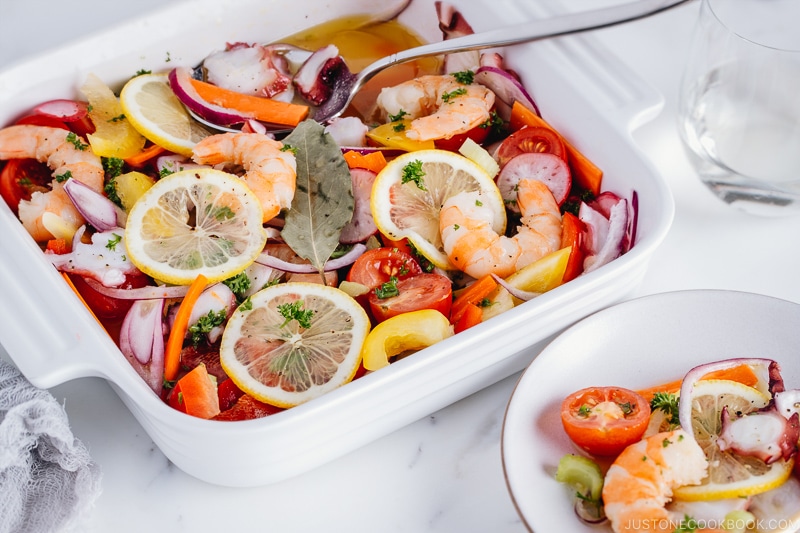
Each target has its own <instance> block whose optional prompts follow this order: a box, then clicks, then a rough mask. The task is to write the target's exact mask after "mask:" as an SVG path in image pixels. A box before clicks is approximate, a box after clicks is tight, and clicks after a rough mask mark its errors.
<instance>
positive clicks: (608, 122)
mask: <svg viewBox="0 0 800 533" xmlns="http://www.w3.org/2000/svg"><path fill="white" fill-rule="evenodd" d="M453 3H454V4H456V5H457V6H459V8H460V9H461V11H462V12H463V13H464V14H465V16H466V18H467V20H468V21H469V22H470V23H471V24H472V25H473V27H474V28H475V30H476V31H481V30H488V29H491V28H495V27H498V26H502V25H503V24H510V23H515V22H519V21H521V20H525V19H531V18H533V17H535V16H542V15H543V12H542V11H539V10H542V9H543V7H542V6H543V4H539V5H532V6H523V5H521V3H519V2H512V1H511V0H492V1H491V2H490V1H489V0H462V1H456V0H454V1H453ZM376 4H377V3H376V2H373V1H367V0H347V1H344V0H340V1H337V2H323V1H321V0H294V1H293V2H291V3H290V2H286V1H283V0H280V1H279V0H273V1H267V0H236V1H227V2H219V1H217V0H197V1H191V2H187V3H185V4H179V5H176V6H174V7H171V8H170V9H167V10H165V11H162V12H160V13H155V14H152V15H150V16H148V17H145V18H142V19H137V20H132V21H131V22H130V23H128V24H125V25H123V26H120V27H116V28H112V29H109V30H107V31H105V32H103V33H101V34H98V35H95V36H92V37H89V38H86V39H84V40H81V41H78V42H76V43H74V44H73V45H71V46H68V47H65V48H61V49H59V50H55V51H53V52H52V53H50V54H47V55H44V56H41V57H39V58H36V59H34V60H32V61H29V62H26V63H21V64H18V65H16V66H13V67H12V68H10V69H9V70H7V71H5V72H2V73H0V124H7V123H8V122H10V121H11V120H13V119H14V118H15V117H16V116H17V115H18V114H19V113H21V112H23V111H24V110H26V109H28V108H29V107H31V106H33V105H35V104H37V103H39V102H41V101H44V100H47V99H51V98H58V97H74V96H78V95H77V87H78V86H79V85H80V84H81V83H82V81H83V80H84V79H85V76H86V75H87V74H88V73H89V72H94V73H96V74H98V75H99V76H100V77H101V78H102V79H103V80H105V81H106V82H107V83H110V84H115V83H118V84H120V85H121V83H122V82H123V81H124V80H125V79H127V78H128V77H130V76H131V75H132V74H133V73H135V72H136V71H137V70H139V69H150V70H153V71H158V70H163V69H167V68H169V67H171V66H174V65H176V64H188V65H192V64H195V63H197V62H198V61H199V60H200V59H201V58H202V57H203V56H204V55H206V54H207V53H209V52H210V51H213V50H216V49H219V48H221V47H222V46H224V43H225V42H234V41H248V42H255V41H260V42H265V41H270V40H276V39H279V38H281V37H282V36H284V35H288V34H290V33H293V32H295V31H298V30H300V29H303V28H305V27H308V26H310V25H313V24H316V23H319V22H322V21H324V20H326V19H329V18H333V17H337V16H342V15H346V14H353V13H363V12H368V11H370V10H374V9H376V7H375V6H376ZM384 8H385V7H384ZM401 20H402V21H404V22H406V23H408V24H409V25H411V26H412V27H414V28H415V29H416V30H417V31H418V32H419V33H420V34H421V35H422V36H423V37H425V38H426V39H429V40H436V39H439V38H440V37H441V34H440V32H439V30H438V28H437V21H436V15H435V11H434V8H433V2H432V0H414V2H413V3H412V4H411V6H410V8H409V9H408V10H406V11H405V12H404V13H403V15H402V17H401ZM175 21H180V22H179V23H175ZM505 55H506V57H507V59H508V62H509V63H510V65H511V66H513V67H514V68H515V69H516V70H517V71H519V72H520V73H521V74H522V75H523V77H524V81H525V83H526V86H527V87H528V89H529V90H530V91H531V92H532V94H533V95H534V97H535V98H536V100H537V102H538V104H539V106H540V108H541V109H542V112H543V115H544V116H545V118H546V119H547V120H548V121H550V122H551V123H552V124H553V125H554V126H556V127H557V128H559V129H560V130H561V131H562V132H563V133H565V134H566V136H567V137H568V138H569V139H570V140H571V141H572V142H573V143H574V144H575V145H577V146H578V147H579V148H580V149H581V150H582V151H584V153H586V154H587V155H588V156H589V157H590V158H592V159H593V160H594V161H595V162H596V163H598V164H599V165H600V166H601V167H602V168H603V169H604V171H605V176H606V177H605V181H604V189H607V190H611V191H615V192H617V193H620V194H622V195H626V196H627V195H629V194H630V192H631V190H633V189H635V190H636V191H637V193H638V197H639V205H640V210H639V226H638V236H637V241H636V244H635V246H634V247H633V249H632V250H631V251H630V252H629V253H628V254H626V255H625V256H623V257H621V258H619V259H617V260H615V261H614V262H612V263H611V264H609V265H606V266H604V267H602V268H600V269H599V270H597V271H595V272H593V273H591V274H588V275H585V276H582V277H580V278H578V279H576V280H574V281H572V282H570V283H568V284H566V285H564V286H562V287H559V288H557V289H555V290H553V291H551V292H550V293H547V294H544V295H543V296H541V297H539V298H537V299H535V300H534V301H531V302H528V303H526V304H524V305H521V306H519V307H517V308H515V309H513V310H512V311H509V312H507V313H505V314H503V315H502V316H501V317H500V318H496V319H493V320H490V321H488V322H486V323H484V324H481V325H480V326H477V327H475V328H472V329H470V330H468V331H467V332H465V333H461V334H459V335H456V336H455V337H453V338H451V339H448V340H446V341H444V342H442V343H439V344H437V345H435V346H433V347H431V348H428V349H426V350H424V351H422V352H419V353H417V354H415V355H414V356H412V357H409V358H406V359H403V360H401V361H399V362H397V363H395V364H393V365H391V366H390V367H388V368H385V369H383V370H381V371H379V372H376V373H374V374H370V375H367V376H365V377H363V378H361V379H359V380H357V381H355V382H353V383H350V384H348V385H346V386H344V387H342V388H340V389H338V390H336V391H334V392H331V393H329V394H327V395H326V396H324V397H322V398H319V399H317V400H314V401H311V402H309V403H307V404H305V405H301V406H299V407H296V408H293V409H291V410H288V411H285V412H281V413H279V414H276V415H273V416H270V417H268V418H264V419H260V420H254V421H247V422H214V421H207V420H200V419H196V418H192V417H189V416H186V415H183V414H181V413H179V412H177V411H175V410H173V409H171V408H169V407H168V406H167V405H165V404H163V403H162V402H161V400H159V399H158V398H157V397H156V396H155V395H154V394H153V393H152V391H151V390H150V389H149V388H148V387H147V385H146V384H145V383H144V382H143V381H142V380H141V379H140V378H139V377H138V376H137V374H136V373H135V372H134V370H133V369H132V368H131V367H130V366H129V364H128V363H127V361H126V360H125V358H124V357H123V356H122V354H121V353H120V351H119V350H118V349H117V347H116V346H115V345H114V343H113V342H112V341H111V339H110V337H109V336H108V335H107V334H106V333H105V331H104V330H103V329H102V328H100V327H99V326H98V325H97V323H96V322H95V321H94V320H93V318H92V317H91V316H90V315H89V313H88V312H87V311H86V310H85V308H84V307H83V306H82V304H81V303H80V302H79V301H78V299H77V298H75V296H74V295H73V293H72V292H71V291H70V289H69V288H68V287H67V285H66V284H65V283H64V281H63V280H62V278H61V277H60V276H59V274H58V273H57V272H56V270H55V269H54V268H53V267H52V266H51V265H50V263H49V262H47V261H46V260H45V259H44V258H43V256H42V252H41V250H40V249H39V248H38V246H37V245H36V244H35V243H34V242H33V240H32V239H31V238H30V237H29V236H28V235H27V233H26V232H25V231H24V229H23V228H22V226H21V225H20V224H19V222H18V221H17V219H16V218H15V217H14V215H13V214H12V212H11V211H10V209H8V207H7V206H6V205H5V204H4V203H2V202H0V227H2V233H3V247H2V255H0V270H2V272H3V276H0V343H2V345H3V347H4V348H5V349H6V350H7V352H8V353H9V355H10V356H11V358H12V359H13V360H14V362H15V363H16V364H17V365H18V366H19V368H20V369H21V371H22V372H23V373H24V374H25V376H27V378H28V379H30V380H31V381H32V382H33V383H34V384H35V385H37V386H39V387H43V388H48V387H52V386H55V385H57V384H60V383H63V382H64V381H67V380H71V379H76V378H80V377H86V376H100V377H103V378H105V379H107V380H108V381H109V382H110V383H111V385H112V386H113V388H114V389H115V390H116V391H117V393H118V394H119V396H120V397H121V398H122V400H123V401H124V402H125V404H126V405H127V406H128V407H129V408H130V410H131V411H132V413H133V414H134V415H135V417H136V419H137V420H138V421H139V423H141V424H142V426H143V427H144V429H145V430H146V431H147V433H148V434H149V435H150V436H151V438H152V439H153V440H154V441H155V442H156V444H157V445H158V446H159V447H160V449H161V450H162V451H163V452H164V454H165V455H166V456H167V457H168V458H169V459H170V460H171V461H172V462H173V463H175V464H176V465H177V466H178V467H179V468H181V469H182V470H184V471H186V472H187V473H189V474H191V475H193V476H196V477H198V478H200V479H203V480H206V481H208V482H212V483H217V484H222V485H230V486H252V485H259V484H267V483H272V482H275V481H279V480H282V479H285V478H288V477H291V476H294V475H297V474H299V473H301V472H303V471H306V470H309V469H312V468H314V467H316V466H319V465H321V464H323V463H325V462H327V461H329V460H331V459H333V458H336V457H338V456H341V455H343V454H345V453H347V452H350V451H352V450H355V449H356V448H358V447H359V446H362V445H364V444H366V443H368V442H370V441H372V440H375V439H377V438H379V437H381V436H383V435H385V434H387V433H389V432H391V431H394V430H396V429H398V428H400V427H402V426H404V425H406V424H408V423H410V422H412V421H414V420H417V419H419V418H421V417H424V416H426V415H428V414H430V413H432V412H434V411H436V410H438V409H440V408H442V407H444V406H446V405H448V404H450V403H453V402H455V401H457V400H459V399H461V398H463V397H465V396H467V395H469V394H472V393H473V392H475V391H478V390H480V389H481V388H483V387H486V386H488V385H490V384H493V383H495V382H497V381H499V380H501V379H503V378H505V377H507V376H509V375H511V374H513V373H515V372H517V371H519V370H521V369H523V368H524V367H525V366H526V365H527V364H528V363H529V362H530V361H531V359H532V358H533V357H534V356H535V355H536V354H537V353H538V350H539V349H541V347H542V346H543V344H544V342H545V341H546V340H547V339H549V338H550V337H551V336H552V335H554V334H555V333H557V332H559V331H561V330H562V329H564V328H565V327H567V326H568V325H570V324H572V323H574V322H575V321H577V320H578V319H580V318H582V317H584V316H586V315H588V314H590V313H592V312H594V311H596V310H598V309H600V308H603V307H606V306H608V305H610V304H612V303H615V302H617V301H619V300H622V299H624V298H625V297H626V295H629V294H630V293H631V292H632V291H633V290H634V289H635V288H636V286H637V285H638V283H639V282H640V280H641V278H642V276H643V275H644V273H645V270H646V268H647V265H648V262H649V260H650V257H651V255H652V253H653V251H654V250H655V249H656V247H657V246H658V245H659V243H660V242H661V241H662V240H663V238H664V237H665V235H666V233H667V230H668V228H669V225H670V223H671V221H672V216H673V202H672V198H671V196H670V192H669V189H668V188H667V186H666V185H665V183H664V182H663V181H662V179H661V177H660V176H659V175H658V174H657V173H656V172H655V171H654V169H653V168H652V167H651V166H650V165H649V164H648V163H647V161H645V160H644V159H643V157H642V156H641V154H640V153H639V151H638V149H637V148H636V146H635V145H634V143H633V140H632V137H631V132H632V130H633V128H635V127H637V126H638V125H640V124H641V123H642V122H644V121H645V120H647V119H648V118H651V117H653V116H654V115H655V114H656V113H657V112H658V111H659V110H660V108H661V105H662V100H661V97H660V95H658V94H656V93H655V92H654V91H652V90H651V89H650V88H649V87H647V86H645V85H644V84H642V83H641V82H640V81H639V80H638V78H637V77H636V76H635V75H634V74H633V73H632V72H630V71H628V70H626V69H625V68H624V67H623V66H622V65H620V64H619V63H617V62H616V61H615V60H614V58H613V57H612V56H611V55H610V54H609V53H607V52H605V51H604V50H602V48H601V47H600V46H599V45H598V44H597V43H595V42H594V41H592V40H591V38H590V37H586V36H582V37H577V38H570V39H568V40H560V41H548V42H540V43H534V44H530V45H525V46H520V47H517V48H514V49H509V50H506V51H505Z"/></svg>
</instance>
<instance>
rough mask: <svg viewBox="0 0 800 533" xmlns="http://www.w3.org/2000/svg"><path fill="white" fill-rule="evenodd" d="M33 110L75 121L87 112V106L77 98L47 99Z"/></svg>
mask: <svg viewBox="0 0 800 533" xmlns="http://www.w3.org/2000/svg"><path fill="white" fill-rule="evenodd" d="M33 112H34V113H36V114H37V115H44V116H47V117H51V118H56V119H58V120H61V121H64V122H75V121H77V120H80V119H82V118H84V117H85V116H86V115H87V114H88V113H89V106H88V105H87V104H86V102H79V101H77V100H64V99H58V100H48V101H47V102H44V103H41V104H39V105H38V106H36V107H34V108H33Z"/></svg>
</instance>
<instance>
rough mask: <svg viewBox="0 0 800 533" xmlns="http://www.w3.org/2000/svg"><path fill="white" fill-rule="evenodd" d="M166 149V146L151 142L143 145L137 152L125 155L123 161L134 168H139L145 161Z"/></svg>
mask: <svg viewBox="0 0 800 533" xmlns="http://www.w3.org/2000/svg"><path fill="white" fill-rule="evenodd" d="M166 150H167V149H166V148H163V147H161V146H159V145H157V144H151V145H150V146H145V147H144V148H143V149H142V151H141V152H139V153H138V154H134V155H132V156H130V157H126V158H125V162H126V163H127V164H128V165H130V166H132V167H134V168H140V167H142V166H144V164H145V163H147V162H148V161H150V160H151V159H153V158H154V157H156V156H157V155H159V154H161V153H163V152H165V151H166Z"/></svg>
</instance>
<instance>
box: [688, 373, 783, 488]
mask: <svg viewBox="0 0 800 533" xmlns="http://www.w3.org/2000/svg"><path fill="white" fill-rule="evenodd" d="M769 400H770V398H769V396H768V395H766V394H764V393H763V392H760V391H758V390H757V389H754V388H752V387H748V386H747V385H743V384H741V383H738V382H736V381H729V380H724V379H709V380H702V381H698V382H697V383H696V384H695V386H694V391H693V394H692V397H691V398H687V399H684V398H681V401H691V402H692V430H693V432H694V437H695V439H696V440H697V442H698V444H700V446H701V447H702V448H703V451H704V452H705V454H706V459H708V463H709V467H708V476H707V477H706V478H705V479H704V480H703V482H702V483H701V484H700V485H691V486H684V487H678V488H677V489H675V491H674V496H675V498H676V499H679V500H717V499H723V498H740V497H746V496H750V495H753V494H760V493H762V492H766V491H768V490H770V489H773V488H775V487H778V486H780V485H781V484H783V483H784V482H785V481H786V480H787V479H788V478H789V476H790V475H791V473H792V467H793V466H794V461H793V460H789V461H784V460H778V461H775V462H774V463H771V464H766V463H765V462H764V461H762V460H761V459H758V458H756V457H746V456H740V455H736V454H734V453H731V452H729V451H725V452H723V451H720V449H719V447H718V446H717V437H718V435H719V433H720V430H721V425H722V422H721V413H722V409H723V407H727V408H728V411H729V412H731V413H742V414H747V413H750V412H752V411H755V410H757V409H760V408H761V407H764V406H766V405H767V404H768V403H769Z"/></svg>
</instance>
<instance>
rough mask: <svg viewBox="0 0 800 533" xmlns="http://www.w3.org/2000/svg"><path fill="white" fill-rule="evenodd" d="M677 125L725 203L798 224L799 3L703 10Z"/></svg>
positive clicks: (777, 0)
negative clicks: (795, 217)
mask: <svg viewBox="0 0 800 533" xmlns="http://www.w3.org/2000/svg"><path fill="white" fill-rule="evenodd" d="M678 118H679V131H680V134H681V138H682V140H683V142H684V145H685V146H686V148H687V153H688V154H689V157H690V159H691V160H692V164H693V165H694V167H695V168H696V170H697V172H698V174H699V175H700V177H701V179H702V180H703V183H705V184H706V186H707V187H708V188H709V189H711V190H712V191H713V192H714V193H715V194H716V195H717V196H718V197H719V198H721V199H722V200H723V201H725V202H727V203H728V204H731V205H734V206H737V207H740V208H742V209H744V210H745V211H748V212H751V213H755V214H761V215H778V214H791V213H794V214H800V0H702V5H701V8H700V18H699V20H698V23H697V27H696V29H695V35H694V41H693V43H692V46H691V50H690V55H689V58H688V62H687V66H686V70H685V72H684V76H683V81H682V84H681V91H680V101H679V107H678Z"/></svg>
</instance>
